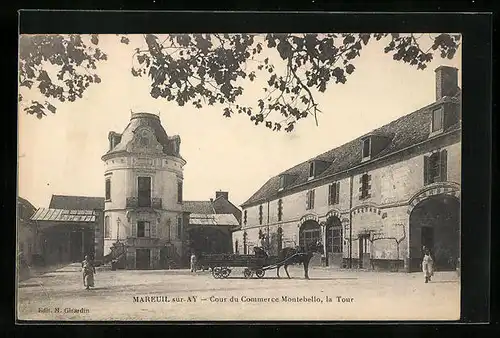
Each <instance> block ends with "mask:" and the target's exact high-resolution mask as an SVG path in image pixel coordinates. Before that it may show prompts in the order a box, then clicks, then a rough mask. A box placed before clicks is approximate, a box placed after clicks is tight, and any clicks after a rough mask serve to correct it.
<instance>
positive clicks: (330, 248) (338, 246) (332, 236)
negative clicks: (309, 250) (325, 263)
mask: <svg viewBox="0 0 500 338" xmlns="http://www.w3.org/2000/svg"><path fill="white" fill-rule="evenodd" d="M326 231H327V232H326V251H327V252H329V253H342V252H343V248H342V246H343V245H342V244H343V240H342V227H341V226H331V227H328V228H327V230H326Z"/></svg>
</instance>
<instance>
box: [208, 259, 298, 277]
mask: <svg viewBox="0 0 500 338" xmlns="http://www.w3.org/2000/svg"><path fill="white" fill-rule="evenodd" d="M294 256H295V255H294ZM292 258H293V256H291V257H287V258H286V259H284V260H282V261H279V258H278V257H277V256H267V255H266V256H260V255H239V254H209V255H201V257H199V260H198V264H199V265H200V266H204V267H209V268H210V269H211V270H212V276H213V277H214V278H217V279H219V278H227V277H229V275H230V274H231V271H232V269H231V268H237V267H241V268H244V269H243V276H244V277H245V278H251V277H253V275H255V276H257V278H263V277H264V275H265V274H266V270H271V269H276V268H278V267H279V266H282V265H284V264H285V263H286V262H287V261H289V260H290V259H292Z"/></svg>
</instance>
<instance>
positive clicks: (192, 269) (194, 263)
mask: <svg viewBox="0 0 500 338" xmlns="http://www.w3.org/2000/svg"><path fill="white" fill-rule="evenodd" d="M191 272H196V255H195V254H194V251H193V252H191Z"/></svg>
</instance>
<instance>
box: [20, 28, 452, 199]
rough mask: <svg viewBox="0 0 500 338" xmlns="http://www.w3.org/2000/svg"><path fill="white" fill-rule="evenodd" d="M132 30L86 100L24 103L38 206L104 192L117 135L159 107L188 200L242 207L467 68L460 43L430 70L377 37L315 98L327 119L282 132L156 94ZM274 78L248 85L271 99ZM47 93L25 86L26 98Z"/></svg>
mask: <svg viewBox="0 0 500 338" xmlns="http://www.w3.org/2000/svg"><path fill="white" fill-rule="evenodd" d="M128 37H129V38H130V44H129V45H125V44H121V43H120V42H119V38H118V37H117V36H116V35H108V36H105V35H104V36H103V35H101V36H100V42H99V44H100V46H101V48H102V49H103V50H104V51H105V52H106V53H107V54H108V60H107V61H105V62H102V63H100V64H99V65H98V69H97V73H98V74H99V76H100V78H101V79H102V82H101V83H100V84H97V85H93V86H90V87H89V89H88V90H87V91H86V92H85V94H84V97H83V98H82V99H79V100H77V101H75V102H72V103H60V102H54V104H55V105H56V106H57V112H56V114H54V115H49V116H46V117H44V118H43V119H41V120H39V119H37V118H36V117H35V116H32V115H27V114H26V113H25V112H23V111H22V109H19V111H18V128H19V129H18V142H19V144H18V155H19V156H18V157H19V160H18V193H19V196H21V197H23V198H26V199H28V200H29V201H30V202H31V203H32V204H33V205H34V206H35V207H48V205H49V202H50V198H51V196H52V194H61V195H80V196H100V197H103V196H104V163H103V162H102V160H101V156H102V155H103V154H104V153H105V152H106V151H107V148H108V139H107V137H108V132H109V131H115V132H119V133H121V132H122V131H123V130H124V129H125V127H126V126H127V124H128V122H129V120H130V114H131V111H134V112H139V111H146V112H151V113H154V114H159V115H160V119H161V122H162V125H163V127H164V128H165V130H166V132H167V134H168V135H169V136H172V135H180V137H181V146H180V151H181V155H182V157H183V158H184V159H185V160H186V161H187V164H186V165H185V167H184V199H185V200H208V199H210V198H215V192H216V191H218V190H222V191H228V192H229V199H230V201H231V202H232V203H233V204H235V205H238V206H239V205H241V204H242V203H243V202H245V201H246V200H247V199H248V198H249V197H250V196H251V195H252V194H253V193H254V192H256V191H257V190H258V189H259V188H260V187H261V186H262V185H263V184H264V183H265V182H266V181H267V180H268V179H269V178H271V177H273V176H275V175H277V174H279V173H280V172H281V171H284V170H286V169H288V168H290V167H292V166H294V165H296V164H298V163H300V162H303V161H306V160H307V159H309V158H312V157H314V156H316V155H319V154H321V153H323V152H325V151H328V150H330V149H333V148H335V147H337V146H340V145H342V144H344V143H346V142H349V141H350V140H352V139H354V138H357V137H359V136H360V135H363V134H365V133H367V132H369V131H371V130H373V129H375V128H378V127H380V126H382V125H384V124H387V123H389V122H391V121H393V120H395V119H397V118H399V117H401V116H403V115H407V114H409V113H411V112H413V111H415V110H417V109H419V108H421V107H423V106H425V105H428V104H430V103H432V102H433V101H434V100H435V73H434V69H436V68H437V67H439V66H441V65H448V66H453V67H456V68H458V69H459V70H461V50H460V49H459V51H458V53H457V55H456V56H455V58H454V59H452V60H448V59H442V58H441V57H439V56H438V55H436V56H435V59H434V60H433V61H432V62H431V63H430V64H428V68H427V69H426V70H424V71H422V70H416V68H414V67H411V66H409V65H407V64H404V63H402V62H396V61H394V60H393V59H392V56H390V55H388V54H384V52H383V47H384V43H387V41H384V40H382V41H380V42H375V41H373V42H370V44H368V46H366V47H364V48H363V51H362V54H361V56H360V57H359V58H357V59H356V60H355V61H354V62H353V63H354V65H355V67H356V70H355V72H354V73H353V74H352V75H350V77H348V80H347V82H346V83H345V84H333V83H332V84H331V85H330V86H329V87H328V88H327V90H326V92H325V93H323V94H318V95H316V96H315V99H316V101H317V102H318V103H319V108H320V109H321V110H322V113H321V114H320V115H319V116H318V125H316V123H315V121H314V118H307V119H305V120H300V121H299V123H298V124H297V125H296V128H295V130H294V131H293V132H291V133H286V132H279V133H277V132H273V131H271V130H270V129H268V128H265V127H264V126H263V125H259V126H255V125H254V124H253V123H252V122H251V121H250V120H249V119H248V116H246V115H237V114H236V115H234V116H233V117H231V118H226V117H224V116H222V107H221V106H214V107H204V108H203V109H196V108H194V107H193V106H191V105H189V104H188V105H186V106H184V107H179V106H177V104H176V103H170V102H167V101H166V100H164V99H154V98H152V97H151V96H150V95H149V89H150V88H149V82H148V80H147V79H146V78H135V77H133V76H132V74H131V71H130V69H131V66H132V65H133V59H132V53H133V49H135V48H136V47H139V48H141V47H143V46H144V43H143V41H144V40H143V38H142V35H134V36H131V35H129V36H128ZM425 38H426V37H425V36H424V37H423V38H422V39H425ZM429 41H430V40H429ZM423 43H425V41H423ZM273 52H274V51H268V50H264V51H263V53H264V54H263V56H266V55H268V56H269V57H270V59H271V60H276V55H275V54H274V53H273ZM266 80H267V77H266V78H262V79H261V80H259V79H257V80H256V81H255V83H253V84H252V85H251V86H247V87H245V96H244V97H243V99H242V100H243V101H247V100H252V99H253V100H255V101H256V100H257V98H259V97H261V95H262V94H263V92H262V91H261V88H262V87H263V82H264V81H266ZM459 85H461V72H459ZM37 95H38V94H37V93H35V92H33V91H30V92H26V93H25V92H23V96H24V98H25V100H31V99H33V98H37V97H39V96H37ZM22 104H23V103H21V107H22Z"/></svg>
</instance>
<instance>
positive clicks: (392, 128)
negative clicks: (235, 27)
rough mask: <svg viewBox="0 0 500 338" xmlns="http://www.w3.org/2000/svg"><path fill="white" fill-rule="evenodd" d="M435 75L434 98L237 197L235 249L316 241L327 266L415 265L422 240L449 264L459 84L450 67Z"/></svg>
mask: <svg viewBox="0 0 500 338" xmlns="http://www.w3.org/2000/svg"><path fill="white" fill-rule="evenodd" d="M435 72H436V78H435V79H436V100H435V102H433V103H431V104H429V105H427V106H425V107H423V108H421V109H419V110H417V111H415V112H413V113H410V114H408V115H405V116H403V117H401V118H399V119H397V120H395V121H393V122H391V123H389V124H387V125H385V126H382V127H380V128H378V129H376V130H373V131H372V132H370V133H368V134H366V135H363V136H361V137H358V138H356V139H355V140H353V141H350V142H348V143H346V144H344V145H341V146H339V147H337V148H335V149H332V150H330V151H328V152H326V153H323V154H320V155H318V156H316V157H314V158H311V159H310V160H308V161H306V162H303V163H300V164H298V165H296V166H294V167H293V168H290V169H288V170H286V171H284V172H282V173H280V174H278V175H276V176H274V177H272V178H271V179H269V180H268V181H267V182H266V183H265V184H264V185H263V186H262V187H261V188H260V189H259V190H257V191H256V192H255V193H254V194H253V195H252V196H251V197H250V198H249V199H248V200H247V201H246V202H245V203H243V204H242V209H243V220H242V228H241V230H239V231H236V232H234V233H233V245H235V246H237V247H236V248H235V250H239V251H241V252H245V253H246V252H251V249H252V247H253V246H261V245H264V246H268V248H269V250H270V251H271V252H274V253H275V252H277V251H278V250H280V248H281V247H285V246H295V245H300V246H302V247H307V246H308V245H309V244H310V243H312V242H315V241H318V240H319V241H321V242H322V243H323V245H324V249H325V253H326V255H325V263H326V264H327V265H329V266H342V267H359V268H372V269H388V268H391V269H394V268H397V269H402V268H404V270H405V271H415V270H417V269H419V263H420V261H421V258H422V247H423V246H426V247H429V248H431V249H432V252H433V254H434V256H435V260H436V264H437V266H438V268H440V269H455V268H457V267H458V264H459V261H460V244H459V243H460V182H461V163H460V162H461V104H460V103H461V90H460V88H459V87H458V70H457V69H455V68H451V67H446V66H441V67H439V68H437V69H436V70H435ZM319 262H320V259H319V258H318V257H316V258H314V259H313V262H312V263H313V264H318V263H319Z"/></svg>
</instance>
